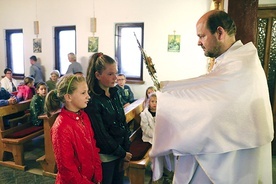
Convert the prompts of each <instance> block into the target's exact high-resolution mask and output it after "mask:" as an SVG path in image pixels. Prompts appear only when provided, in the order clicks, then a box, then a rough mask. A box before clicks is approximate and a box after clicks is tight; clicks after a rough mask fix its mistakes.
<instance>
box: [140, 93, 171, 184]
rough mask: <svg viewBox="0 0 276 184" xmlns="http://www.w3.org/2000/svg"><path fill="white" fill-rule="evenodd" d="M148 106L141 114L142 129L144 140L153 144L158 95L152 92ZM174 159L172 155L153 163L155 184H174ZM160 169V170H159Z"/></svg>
mask: <svg viewBox="0 0 276 184" xmlns="http://www.w3.org/2000/svg"><path fill="white" fill-rule="evenodd" d="M147 104H148V106H147V107H146V108H145V109H144V110H143V111H142V112H141V114H140V117H141V123H140V125H141V129H142V133H143V135H142V140H143V141H144V142H149V143H150V144H152V140H153V135H154V129H155V116H156V108H157V95H156V93H154V92H152V93H150V94H149V97H148V103H147ZM173 159H174V157H173V155H172V154H170V155H166V156H162V157H156V158H153V159H151V161H152V171H153V174H152V181H153V183H154V184H155V183H156V184H157V183H163V184H165V183H166V184H167V183H168V184H169V183H172V178H173V170H174V161H173ZM157 168H159V169H157Z"/></svg>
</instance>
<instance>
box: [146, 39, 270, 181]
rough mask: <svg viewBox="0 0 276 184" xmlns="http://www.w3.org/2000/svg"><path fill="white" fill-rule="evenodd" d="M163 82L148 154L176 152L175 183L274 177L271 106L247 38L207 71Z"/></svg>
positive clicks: (259, 68)
mask: <svg viewBox="0 0 276 184" xmlns="http://www.w3.org/2000/svg"><path fill="white" fill-rule="evenodd" d="M163 84H164V87H163V88H162V91H161V92H158V93H157V96H158V105H157V113H156V127H155V134H154V136H153V137H154V139H153V147H152V151H151V153H150V156H151V157H158V156H163V155H167V154H170V153H173V154H174V155H175V156H177V157H178V159H177V161H176V163H175V176H174V183H179V184H180V183H181V184H184V183H197V182H201V183H202V181H204V182H203V183H208V182H210V183H219V184H220V183H223V184H224V183H226V184H228V183H229V184H232V183H233V184H234V183H235V184H239V183H241V184H242V183H258V182H261V183H272V168H271V141H272V139H273V133H274V132H273V118H272V111H271V105H270V101H269V94H268V87H267V81H266V77H265V74H264V71H263V68H262V66H261V63H260V60H259V58H258V55H257V50H256V48H255V46H254V45H253V44H252V43H251V42H250V43H248V44H246V45H243V44H242V43H241V41H237V42H236V43H235V44H234V45H232V46H231V47H230V48H229V49H228V50H227V51H226V52H225V53H224V54H223V55H221V56H220V57H218V58H217V59H216V65H215V68H214V70H213V71H212V72H211V73H209V74H207V75H202V76H200V77H196V78H192V79H186V80H181V81H167V82H163Z"/></svg>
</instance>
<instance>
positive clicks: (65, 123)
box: [45, 75, 102, 184]
mask: <svg viewBox="0 0 276 184" xmlns="http://www.w3.org/2000/svg"><path fill="white" fill-rule="evenodd" d="M89 98H90V97H89V95H88V87H87V84H86V81H85V78H84V77H83V76H75V75H65V76H63V77H62V78H61V79H60V80H59V81H58V83H57V88H56V89H55V90H52V91H50V92H49V93H48V94H47V96H46V100H45V112H46V113H47V115H48V117H50V116H51V115H52V113H54V112H56V111H58V110H59V109H60V108H61V107H62V104H64V106H63V107H62V109H61V111H60V113H59V115H58V117H57V118H56V120H55V122H54V124H53V126H52V128H51V138H52V143H53V149H54V154H55V158H56V162H57V169H58V173H57V177H56V183H64V184H66V183H84V184H89V183H91V184H92V183H96V184H100V183H101V181H102V168H101V160H100V156H99V148H97V147H96V141H95V139H94V132H93V130H92V127H91V122H90V120H89V117H88V116H87V114H86V113H85V112H84V111H83V110H82V109H83V108H85V107H86V106H87V103H88V100H89Z"/></svg>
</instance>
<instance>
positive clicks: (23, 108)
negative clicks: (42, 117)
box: [0, 100, 43, 170]
mask: <svg viewBox="0 0 276 184" xmlns="http://www.w3.org/2000/svg"><path fill="white" fill-rule="evenodd" d="M30 103H31V100H27V101H22V102H19V103H18V104H14V105H7V106H3V107H0V164H1V165H4V166H8V167H12V168H15V169H20V170H25V167H26V166H25V165H24V147H23V144H24V143H25V142H27V141H29V140H32V139H33V138H35V137H37V136H39V135H42V134H43V129H42V127H35V126H32V124H31V122H30V121H29V116H30V113H29V112H28V110H29V107H30ZM7 117H8V119H7ZM5 121H8V122H9V124H10V125H12V126H10V127H5ZM6 152H10V153H12V155H13V160H14V161H6V160H5V153H6Z"/></svg>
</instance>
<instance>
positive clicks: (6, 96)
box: [0, 83, 19, 107]
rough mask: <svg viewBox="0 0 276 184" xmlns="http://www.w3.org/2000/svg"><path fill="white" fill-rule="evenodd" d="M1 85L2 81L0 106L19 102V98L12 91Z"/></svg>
mask: <svg viewBox="0 0 276 184" xmlns="http://www.w3.org/2000/svg"><path fill="white" fill-rule="evenodd" d="M1 85H2V84H1V83H0V107H1V106H6V105H12V104H16V103H18V102H19V100H18V98H17V97H16V96H14V95H13V94H12V93H10V92H8V91H7V90H6V89H5V88H3V87H2V86H1Z"/></svg>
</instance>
